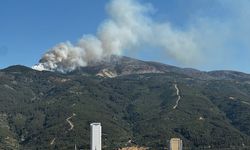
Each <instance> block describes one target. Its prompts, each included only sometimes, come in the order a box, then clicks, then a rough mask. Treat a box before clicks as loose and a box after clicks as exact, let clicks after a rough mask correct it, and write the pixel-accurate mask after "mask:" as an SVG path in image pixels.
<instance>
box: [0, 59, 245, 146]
mask: <svg viewBox="0 0 250 150" xmlns="http://www.w3.org/2000/svg"><path fill="white" fill-rule="evenodd" d="M249 114H250V75H249V74H245V73H240V72H235V71H212V72H203V71H199V70H195V69H190V68H178V67H174V66H170V65H165V64H161V63H156V62H146V61H141V60H136V59H132V58H129V57H118V56H112V57H111V58H110V60H109V61H102V62H99V63H97V62H92V63H91V64H90V65H89V66H88V67H82V68H77V69H76V70H75V71H73V72H70V73H66V74H62V73H57V72H48V71H42V72H40V71H36V70H32V69H30V68H28V67H25V66H19V65H17V66H11V67H8V68H6V69H2V70H0V149H24V150H26V149H59V150H62V149H73V148H74V147H75V145H76V146H77V148H78V149H89V145H90V144H89V142H90V140H89V139H90V135H89V133H90V127H89V124H90V123H91V122H101V123H102V126H103V148H104V149H107V150H110V149H117V148H119V147H120V148H122V147H129V146H139V147H148V148H149V149H155V150H156V149H164V148H166V147H167V146H168V142H169V139H170V138H171V137H179V138H181V139H182V140H183V143H184V147H185V148H186V149H209V148H210V149H226V148H227V149H249V147H250V116H249ZM70 123H71V124H70Z"/></svg>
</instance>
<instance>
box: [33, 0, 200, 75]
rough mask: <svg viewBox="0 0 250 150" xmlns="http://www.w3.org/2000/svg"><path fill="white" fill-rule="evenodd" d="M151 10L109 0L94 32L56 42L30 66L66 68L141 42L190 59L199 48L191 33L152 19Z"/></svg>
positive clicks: (130, 2)
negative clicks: (102, 17) (71, 40)
mask: <svg viewBox="0 0 250 150" xmlns="http://www.w3.org/2000/svg"><path fill="white" fill-rule="evenodd" d="M153 10H154V9H153V7H152V6H151V5H150V4H141V3H139V2H138V1H136V0H126V1H124V0H112V1H111V2H110V3H109V4H108V5H107V12H108V15H109V18H108V19H106V20H105V21H104V22H103V23H102V24H101V25H100V27H99V29H98V31H97V34H96V35H84V36H83V37H82V38H81V39H80V40H79V41H78V43H76V44H72V43H70V42H64V43H60V44H58V45H56V46H55V47H53V48H51V49H50V50H49V51H48V52H47V53H45V54H44V56H43V57H42V59H41V60H40V62H39V64H37V65H35V66H33V69H36V70H51V71H60V72H69V71H72V70H74V69H76V68H77V67H83V66H87V65H88V63H90V62H94V61H100V60H102V59H105V58H107V57H109V56H111V55H113V54H114V55H121V54H123V53H124V51H128V50H133V49H135V48H139V47H140V46H142V45H143V46H145V45H149V46H153V47H157V48H161V49H164V50H165V51H166V53H167V54H168V55H169V56H171V57H173V58H174V59H176V60H177V61H179V62H182V63H193V62H194V60H195V59H192V58H194V57H197V55H199V51H198V49H199V48H198V46H197V44H196V43H195V42H194V41H193V38H192V36H190V35H189V34H188V33H187V32H182V31H177V30H174V29H173V28H172V27H171V25H170V24H169V23H167V22H166V23H157V22H155V21H154V20H153V19H152V18H151V17H150V14H151V13H152V12H153ZM183 51H185V52H184V53H183Z"/></svg>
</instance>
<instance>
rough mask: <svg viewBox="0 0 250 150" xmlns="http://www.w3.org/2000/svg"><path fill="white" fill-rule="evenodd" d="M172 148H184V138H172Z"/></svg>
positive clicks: (179, 149)
mask: <svg viewBox="0 0 250 150" xmlns="http://www.w3.org/2000/svg"><path fill="white" fill-rule="evenodd" d="M169 149H170V150H182V140H181V139H179V138H172V139H171V140H170V145H169Z"/></svg>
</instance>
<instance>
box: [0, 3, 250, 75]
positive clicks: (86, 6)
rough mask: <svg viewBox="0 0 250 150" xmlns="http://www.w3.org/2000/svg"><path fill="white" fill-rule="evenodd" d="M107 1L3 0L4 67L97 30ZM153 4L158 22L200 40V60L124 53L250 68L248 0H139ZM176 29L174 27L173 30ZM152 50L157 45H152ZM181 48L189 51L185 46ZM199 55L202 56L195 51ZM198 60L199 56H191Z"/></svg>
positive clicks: (0, 58)
mask: <svg viewBox="0 0 250 150" xmlns="http://www.w3.org/2000/svg"><path fill="white" fill-rule="evenodd" d="M108 2H109V1H108V0H101V1H100V0H36V1H34V0H24V1H20V0H1V1H0V19H1V21H0V68H4V67H7V66H10V65H15V64H22V65H26V66H32V65H34V64H36V63H38V61H39V59H40V58H41V57H42V55H43V54H44V53H45V52H46V51H47V50H48V49H50V48H51V47H53V46H54V45H56V44H58V43H60V42H65V41H71V42H72V43H75V42H77V40H78V39H80V38H81V37H82V36H83V35H84V34H95V33H96V32H97V29H98V27H99V25H100V24H101V23H102V22H103V21H104V20H105V19H106V18H107V15H108V14H107V13H106V11H105V6H106V4H107V3H108ZM139 2H140V3H142V4H144V3H150V4H151V5H152V7H154V10H153V13H152V14H150V15H151V17H152V18H153V20H154V21H156V22H159V23H160V22H167V23H169V24H170V25H171V27H172V30H173V31H178V32H176V33H177V34H178V33H179V32H181V33H182V32H183V33H184V35H188V36H192V37H194V39H195V40H196V41H197V43H198V44H199V45H198V46H199V52H200V53H201V56H200V59H202V61H200V62H199V63H195V64H189V63H183V62H179V61H178V60H176V59H174V58H173V57H172V56H171V55H169V54H168V53H167V54H165V53H164V54H163V52H162V51H161V50H160V49H159V50H157V49H155V48H154V47H144V48H143V49H141V50H136V51H135V52H131V51H130V52H124V55H128V56H132V57H137V58H140V59H143V60H152V61H160V62H163V63H167V64H172V65H177V66H180V67H194V68H198V69H201V70H218V69H222V70H225V69H230V70H238V71H244V72H248V73H250V67H249V66H248V65H249V64H250V50H249V48H250V44H249V43H250V42H249V39H250V34H249V33H250V26H249V25H250V21H248V20H250V11H249V10H250V5H249V4H250V2H248V1H247V0H239V1H233V0H188V1H187V0H164V1H163V0H162V1H153V0H151V1H150V0H139ZM173 33H175V32H173ZM149 49H154V50H149ZM183 53H184V55H185V53H187V55H188V51H185V50H183ZM197 57H198V56H197ZM193 59H198V58H193Z"/></svg>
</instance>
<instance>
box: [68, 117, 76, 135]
mask: <svg viewBox="0 0 250 150" xmlns="http://www.w3.org/2000/svg"><path fill="white" fill-rule="evenodd" d="M74 116H76V114H75V113H73V115H72V116H70V117H68V118H67V119H66V121H67V122H68V123H69V125H70V128H69V131H70V130H72V129H73V128H74V124H73V123H72V122H71V121H70V119H71V118H72V117H74Z"/></svg>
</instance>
